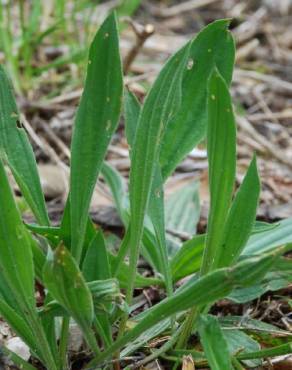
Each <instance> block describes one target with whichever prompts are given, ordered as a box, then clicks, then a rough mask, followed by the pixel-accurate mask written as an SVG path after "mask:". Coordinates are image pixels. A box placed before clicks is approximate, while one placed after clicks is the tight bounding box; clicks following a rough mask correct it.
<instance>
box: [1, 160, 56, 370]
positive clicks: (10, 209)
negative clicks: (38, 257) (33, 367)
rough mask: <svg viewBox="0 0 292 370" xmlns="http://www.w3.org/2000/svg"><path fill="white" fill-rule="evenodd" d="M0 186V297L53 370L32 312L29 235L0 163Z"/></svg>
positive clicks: (35, 348)
mask: <svg viewBox="0 0 292 370" xmlns="http://www.w3.org/2000/svg"><path fill="white" fill-rule="evenodd" d="M0 185H1V191H0V205H1V207H0V245H1V248H0V272H1V282H0V289H1V292H0V296H1V295H2V296H4V298H8V300H7V303H8V304H9V303H10V304H11V303H12V302H15V304H13V309H14V310H15V311H16V313H17V314H19V315H20V316H21V318H22V319H23V320H24V321H25V322H26V324H28V325H29V327H30V329H31V331H32V333H33V335H34V336H36V337H37V338H38V341H37V343H35V344H36V345H35V347H34V350H35V353H37V354H38V357H39V358H40V359H41V361H43V363H44V364H46V365H47V366H48V367H49V368H52V370H55V369H56V362H55V359H54V358H53V357H52V353H51V349H50V347H49V344H48V342H47V338H46V337H45V333H44V331H43V328H42V326H41V323H40V321H39V320H38V317H37V312H36V308H35V295H34V266H33V256H32V250H31V247H32V246H31V240H30V235H29V234H28V231H27V230H26V228H25V226H24V224H23V223H22V220H21V217H20V214H19V211H18V208H17V206H16V204H15V201H14V198H13V194H12V192H11V189H10V187H9V182H8V179H7V176H6V173H5V169H4V165H3V163H2V161H0ZM8 291H9V293H8ZM2 307H3V305H2ZM7 312H8V311H6V313H7ZM3 315H4V314H3ZM11 324H13V323H12V322H11ZM15 324H17V323H15ZM17 325H18V324H17ZM16 329H18V328H16ZM28 335H29V332H28Z"/></svg>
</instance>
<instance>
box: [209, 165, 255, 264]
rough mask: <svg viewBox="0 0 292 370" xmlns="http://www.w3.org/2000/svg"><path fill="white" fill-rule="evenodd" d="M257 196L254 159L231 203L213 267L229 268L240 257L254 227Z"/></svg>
mask: <svg viewBox="0 0 292 370" xmlns="http://www.w3.org/2000/svg"><path fill="white" fill-rule="evenodd" d="M259 194H260V180H259V176H258V172H257V166H256V159H255V158H254V159H253V160H252V162H251V164H250V166H249V169H248V171H247V173H246V176H245V178H244V179H243V182H242V184H241V186H240V188H239V190H238V192H237V194H236V195H235V198H234V200H233V202H232V206H231V208H230V211H229V214H228V217H227V220H226V224H225V228H224V236H223V241H222V249H221V250H220V253H218V255H217V256H218V257H217V261H216V259H215V262H214V265H215V266H218V267H224V266H229V265H231V264H232V263H234V261H236V260H237V259H238V257H239V256H240V254H241V252H242V249H243V248H244V246H245V244H246V242H247V240H248V238H249V236H250V234H251V231H252V227H253V225H254V221H255V218H256V211H257V206H258V200H259Z"/></svg>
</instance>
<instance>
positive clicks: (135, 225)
mask: <svg viewBox="0 0 292 370" xmlns="http://www.w3.org/2000/svg"><path fill="white" fill-rule="evenodd" d="M188 47H189V45H186V46H185V47H184V48H182V49H181V50H180V51H179V52H178V53H177V54H175V55H174V56H173V57H172V58H171V59H170V60H169V61H168V63H167V64H166V65H165V67H164V68H163V70H162V71H161V72H160V74H159V76H158V78H157V80H156V82H155V83H154V86H153V87H152V89H151V90H150V92H149V94H148V95H147V97H146V100H145V103H144V106H143V108H142V111H141V113H140V116H139V121H138V126H137V130H136V135H135V141H134V145H133V151H132V165H131V171H130V210H131V227H130V233H131V235H130V245H131V253H130V269H131V273H130V275H129V288H128V291H127V298H128V299H129V298H130V296H131V295H132V290H133V283H134V274H135V271H136V262H137V259H138V255H139V247H140V242H141V239H142V234H143V224H144V218H145V215H146V212H147V208H148V203H149V197H150V193H151V187H152V181H153V176H154V173H155V169H156V166H157V161H158V155H159V149H160V140H161V136H162V134H163V131H164V129H165V127H166V125H167V124H168V122H169V120H170V119H171V117H172V116H173V115H174V114H175V112H176V111H177V109H178V107H179V105H180V99H181V78H182V73H183V70H184V68H185V65H186V57H187V55H188Z"/></svg>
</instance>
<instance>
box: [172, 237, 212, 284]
mask: <svg viewBox="0 0 292 370" xmlns="http://www.w3.org/2000/svg"><path fill="white" fill-rule="evenodd" d="M204 246H205V235H197V236H195V237H194V238H193V239H191V240H188V241H186V242H185V243H184V244H183V245H182V246H181V248H180V249H179V250H178V252H177V253H176V254H175V256H174V257H173V259H172V260H171V264H170V266H171V271H172V278H173V280H174V281H177V280H179V279H181V278H183V277H185V276H187V275H191V274H193V273H194V272H196V271H198V270H199V269H200V266H201V262H202V255H203V251H204Z"/></svg>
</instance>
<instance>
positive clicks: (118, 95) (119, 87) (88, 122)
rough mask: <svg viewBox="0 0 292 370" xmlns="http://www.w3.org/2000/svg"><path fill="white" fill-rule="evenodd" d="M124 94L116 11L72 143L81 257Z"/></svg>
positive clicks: (76, 252)
mask: <svg viewBox="0 0 292 370" xmlns="http://www.w3.org/2000/svg"><path fill="white" fill-rule="evenodd" d="M122 94H123V82H122V70H121V61H120V55H119V43H118V33H117V25H116V19H115V15H114V14H111V15H110V16H109V17H108V18H107V19H106V20H105V22H104V23H103V24H102V26H101V27H100V29H99V30H98V32H97V34H96V36H95V39H94V40H93V43H92V45H91V47H90V51H89V59H88V69H87V77H86V82H85V88H84V91H83V95H82V97H81V101H80V105H79V108H78V111H77V116H76V119H75V126H74V131H73V138H72V145H71V151H72V157H71V178H70V199H71V238H72V241H71V242H72V245H71V248H72V254H73V256H74V257H75V258H76V259H77V260H79V259H80V257H81V252H82V244H83V241H84V237H85V230H86V224H87V215H88V210H89V205H90V200H91V197H92V193H93V190H94V187H95V183H96V180H97V176H98V172H99V170H100V168H101V166H102V163H103V159H104V156H105V153H106V150H107V147H108V144H109V142H110V140H111V137H112V134H113V133H114V131H115V129H116V127H117V123H118V120H119V115H120V109H121V100H122Z"/></svg>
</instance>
